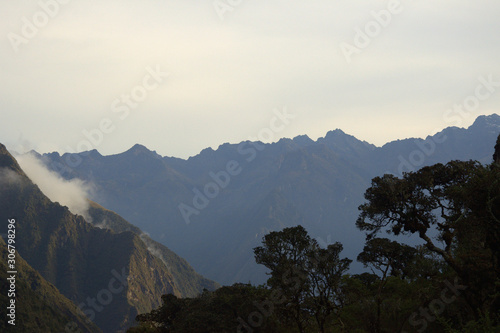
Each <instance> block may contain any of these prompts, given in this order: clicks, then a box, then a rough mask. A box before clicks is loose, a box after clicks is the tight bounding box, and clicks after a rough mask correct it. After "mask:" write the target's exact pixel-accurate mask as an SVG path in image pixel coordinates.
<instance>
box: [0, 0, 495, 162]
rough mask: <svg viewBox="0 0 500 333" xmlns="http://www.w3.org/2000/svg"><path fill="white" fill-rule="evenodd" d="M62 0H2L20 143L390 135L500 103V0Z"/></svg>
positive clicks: (50, 146) (0, 73) (3, 51)
mask: <svg viewBox="0 0 500 333" xmlns="http://www.w3.org/2000/svg"><path fill="white" fill-rule="evenodd" d="M60 2H62V3H64V4H62V3H59V2H56V0H41V1H22V0H16V1H1V2H0V36H1V42H0V112H1V120H0V142H2V143H4V144H7V146H8V147H9V148H11V149H16V150H20V151H21V152H22V150H29V149H35V150H37V151H39V152H42V153H43V152H49V151H59V152H65V151H79V150H82V149H85V148H86V147H89V148H96V149H97V150H99V151H100V152H101V153H103V154H113V153H119V152H122V151H125V150H127V149H128V148H130V147H131V146H132V145H134V144H135V143H142V144H144V145H146V146H147V147H148V148H150V149H152V150H156V151H157V152H158V153H160V154H161V155H168V156H177V157H183V158H185V157H188V156H192V155H195V154H197V153H198V152H199V151H200V150H202V149H203V148H206V147H213V148H217V147H218V146H219V145H220V144H222V143H225V142H231V143H238V142H240V141H244V140H247V139H249V138H256V137H257V138H258V135H259V134H262V135H261V137H262V138H263V139H265V140H270V141H276V140H278V139H279V138H280V137H294V136H296V135H301V134H307V135H309V136H310V137H311V138H312V139H317V138H318V137H321V136H324V135H325V134H326V132H328V131H329V130H333V129H336V128H340V129H342V130H343V131H344V132H346V133H349V134H352V135H354V136H356V137H358V138H360V139H363V140H366V141H368V142H370V143H374V144H376V145H383V144H384V143H386V142H388V141H391V140H395V139H403V138H407V137H425V136H427V135H429V134H434V133H435V132H437V131H439V130H441V129H443V128H445V127H448V126H454V125H455V126H457V125H458V126H461V127H465V126H469V125H470V124H471V123H472V122H473V120H474V119H475V118H476V117H477V116H478V115H482V114H492V113H500V112H499V109H500V108H499V106H500V87H498V86H499V85H500V84H497V85H496V86H495V85H494V84H493V85H492V84H490V85H489V86H488V87H486V86H485V84H484V83H481V80H480V79H479V78H481V77H482V78H483V81H484V80H486V81H488V80H490V81H494V82H500V61H499V59H500V33H499V31H500V20H499V17H500V2H499V1H492V0H491V1H486V0H484V1H482V0H479V1H471V0H467V1H465V0H457V1H449V0H437V1H436V0H433V1H430V0H429V1H425V0H420V1H416V0H413V1H410V0H402V1H393V2H392V3H391V5H389V4H388V2H387V1H375V0H370V1H364V0H357V1H353V0H308V1H295V0H288V1H284V0H275V1H273V0H252V1H250V0H241V1H239V0H221V1H213V0H203V1H199V0H190V1H185V0H184V1H180V0H179V1H162V0H155V1H150V0H141V1H138V0H137V1H131V0H116V1H113V0H88V1H76V0H73V1H69V0H64V1H63V0H60ZM230 3H231V4H230ZM41 4H47V5H44V6H43V7H45V9H43V8H42V5H41ZM54 4H57V6H55V5H54ZM374 13H378V14H374ZM388 13H389V15H388ZM376 17H378V21H377V18H376ZM359 31H361V32H362V33H363V36H361V35H360V33H359ZM367 33H368V35H366V34H367ZM151 73H156V74H154V75H152V74H151ZM165 73H168V76H167V75H166V74H165ZM479 85H483V86H482V88H479V92H480V93H481V95H480V98H479V97H475V96H476V94H477V87H478V86H479ZM488 89H489V90H488ZM497 90H498V91H497ZM488 92H489V94H488ZM477 101H479V103H475V102H477ZM465 102H468V103H469V106H468V109H469V111H467V110H465V111H464V112H462V114H460V113H459V112H458V111H456V110H455V111H454V110H453V109H452V108H453V106H454V105H455V104H457V105H462V104H463V103H465ZM476 104H477V105H476ZM285 109H286V112H288V114H291V115H293V116H294V118H293V119H291V116H290V119H287V120H286V121H285V125H284V126H282V124H281V123H280V122H277V121H274V120H273V119H274V118H275V117H276V112H277V111H279V112H281V113H283V112H284V111H283V110H285ZM266 128H269V129H271V130H274V132H275V133H274V134H273V135H274V137H272V136H270V135H269V133H271V132H270V131H269V130H265V129H266ZM84 131H87V134H88V135H90V136H91V139H90V140H89V139H88V138H86V136H85V134H84ZM264 134H266V135H264ZM273 139H274V140H273ZM92 141H93V142H92Z"/></svg>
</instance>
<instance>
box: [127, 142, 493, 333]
mask: <svg viewBox="0 0 500 333" xmlns="http://www.w3.org/2000/svg"><path fill="white" fill-rule="evenodd" d="M365 199H366V202H365V203H364V204H363V205H361V206H360V207H359V210H360V214H359V217H358V219H357V221H356V226H357V227H358V229H359V230H360V232H364V233H365V234H366V243H365V246H364V249H363V251H362V252H361V253H360V254H359V255H358V257H357V258H356V260H357V261H359V262H361V263H362V264H363V265H364V266H365V267H366V268H367V271H366V272H365V273H362V274H355V275H352V274H348V270H349V266H350V264H351V262H352V260H351V259H348V258H342V255H341V252H342V249H343V246H342V244H341V243H335V244H331V245H328V247H327V248H322V247H321V246H320V245H319V244H318V242H317V241H316V240H315V239H313V238H311V237H310V236H309V235H308V233H307V231H306V230H305V229H304V228H303V227H302V226H300V225H299V226H296V227H290V228H285V229H283V230H281V231H275V232H271V233H269V234H267V235H266V236H265V237H264V238H263V240H262V245H261V246H259V247H256V248H254V255H255V260H256V262H257V263H258V264H261V265H264V266H265V267H267V269H268V270H269V279H268V281H267V283H266V284H265V285H261V286H253V285H250V284H234V285H232V286H225V287H222V288H220V289H218V290H216V291H204V292H203V293H202V294H201V295H199V296H198V297H195V298H184V299H180V298H177V297H176V296H174V295H164V296H163V297H162V302H163V305H162V306H161V307H160V308H158V309H156V310H153V311H152V312H150V313H146V314H141V315H139V316H137V321H138V326H136V327H134V328H131V329H130V330H129V331H128V332H129V333H138V332H244V333H247V332H248V333H251V332H300V333H303V332H360V333H361V332H377V333H378V332H450V333H455V332H470V333H472V332H478V333H479V332H500V322H499V321H500V313H499V309H500V300H499V295H500V279H499V276H500V275H499V257H500V242H499V240H500V136H499V137H498V140H497V144H496V147H495V154H494V156H493V163H491V164H490V165H483V164H480V163H479V162H475V161H452V162H449V163H447V164H435V165H432V166H429V167H424V168H422V169H420V170H418V171H415V172H408V173H404V174H403V176H402V177H401V178H398V177H395V176H393V175H389V174H386V175H384V176H381V177H376V178H374V179H373V180H372V183H371V187H370V188H368V189H367V190H366V192H365ZM339 232H342V231H341V230H339ZM384 234H386V235H387V236H388V237H389V238H385V237H382V236H383V235H384ZM407 235H414V236H416V237H418V238H419V239H420V240H421V245H419V246H409V245H407V244H405V243H404V240H405V239H406V237H405V236H407Z"/></svg>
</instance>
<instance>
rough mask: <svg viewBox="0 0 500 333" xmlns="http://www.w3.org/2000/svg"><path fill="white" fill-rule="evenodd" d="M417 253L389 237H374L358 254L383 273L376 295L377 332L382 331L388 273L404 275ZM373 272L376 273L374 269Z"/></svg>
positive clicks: (368, 265)
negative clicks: (383, 293) (383, 299)
mask: <svg viewBox="0 0 500 333" xmlns="http://www.w3.org/2000/svg"><path fill="white" fill-rule="evenodd" d="M415 254H416V250H415V249H414V248H413V247H411V246H408V245H404V244H399V243H398V242H396V241H391V240H389V239H387V238H372V239H370V240H368V241H367V242H366V245H365V247H364V249H363V252H361V253H360V254H359V255H358V261H359V262H361V263H363V264H364V266H365V267H370V268H374V269H376V270H378V271H379V272H380V274H381V277H380V282H379V285H378V288H377V294H376V297H375V300H376V303H377V317H376V321H375V332H380V327H381V323H380V311H381V306H382V290H383V288H384V286H385V284H386V283H387V277H388V274H389V273H390V274H391V275H393V276H400V275H403V276H404V275H405V274H406V268H407V266H408V265H409V264H410V263H411V261H412V260H413V258H414V257H415ZM389 270H390V271H389ZM372 272H373V273H374V274H375V272H374V271H373V269H372Z"/></svg>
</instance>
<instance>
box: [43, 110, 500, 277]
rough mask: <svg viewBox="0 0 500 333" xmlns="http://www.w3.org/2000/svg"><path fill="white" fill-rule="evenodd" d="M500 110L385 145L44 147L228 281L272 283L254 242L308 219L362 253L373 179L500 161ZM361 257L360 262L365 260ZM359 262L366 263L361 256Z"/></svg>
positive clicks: (50, 160) (348, 250)
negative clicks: (498, 156) (455, 163)
mask: <svg viewBox="0 0 500 333" xmlns="http://www.w3.org/2000/svg"><path fill="white" fill-rule="evenodd" d="M499 132H500V116H498V115H496V114H493V115H490V116H480V117H478V118H477V119H476V121H475V122H474V124H473V125H472V126H470V127H469V128H467V129H464V128H457V127H449V128H446V129H444V130H443V131H441V132H439V133H437V134H435V135H433V136H429V137H427V138H426V139H406V140H398V141H394V142H390V143H387V144H386V145H384V146H383V147H376V146H374V145H372V144H369V143H367V142H363V141H360V140H358V139H356V138H355V137H353V136H350V135H348V134H346V133H344V132H343V131H342V130H339V129H337V130H334V131H331V132H329V133H327V134H326V136H325V137H324V138H320V139H318V140H317V141H313V140H311V139H310V138H308V137H307V136H298V137H296V138H293V139H281V140H280V141H279V142H276V143H272V144H263V143H261V142H242V143H240V144H227V143H226V144H223V145H221V146H219V148H218V149H217V150H213V149H211V148H207V149H205V150H203V151H202V152H200V154H198V155H196V156H194V157H191V158H189V159H186V160H184V159H179V158H174V157H162V156H160V155H158V154H157V153H156V152H154V151H151V150H149V149H148V148H146V147H144V146H141V145H139V144H137V145H135V146H133V147H132V148H131V149H129V150H128V151H126V152H124V153H121V154H117V155H110V156H102V155H101V154H100V153H99V152H98V151H97V150H92V151H90V152H84V153H78V154H64V155H62V156H61V155H60V154H58V153H50V154H44V155H43V156H40V157H41V158H42V159H43V161H44V163H45V164H46V165H47V166H48V167H49V168H51V169H52V170H54V171H56V172H58V173H59V174H60V175H61V176H62V177H64V178H65V179H74V178H79V179H82V180H84V181H86V182H88V183H91V184H92V185H93V186H94V193H93V194H92V198H91V199H92V200H93V201H95V202H98V203H99V204H101V205H103V206H104V207H106V208H108V209H111V210H112V211H115V212H117V213H118V214H120V215H121V216H123V217H124V218H125V219H126V220H128V221H130V222H131V223H132V224H134V225H136V226H137V227H139V228H141V229H142V230H144V231H145V232H147V233H149V234H150V235H151V238H153V239H154V240H155V241H158V242H160V243H162V244H165V245H166V246H168V247H169V248H170V249H172V250H173V251H174V252H176V253H178V254H179V255H181V256H182V257H184V258H186V260H187V261H188V262H189V263H190V264H191V265H193V267H194V268H195V269H196V270H197V271H198V272H200V273H201V274H203V275H204V276H206V277H208V278H210V279H213V280H215V281H217V282H220V283H222V284H231V283H233V282H248V281H251V282H252V283H262V282H264V281H265V280H266V276H265V274H264V273H265V272H264V270H263V269H262V268H260V267H258V266H257V265H256V264H255V262H254V260H253V252H252V248H253V247H255V246H258V245H260V241H261V239H262V237H263V236H264V235H265V234H267V233H268V232H269V231H272V230H281V229H282V228H284V227H288V226H294V225H297V224H302V225H303V226H304V227H306V229H307V230H308V231H309V233H310V234H311V236H313V237H315V238H317V240H318V241H319V243H320V244H321V245H326V244H328V243H333V242H335V241H340V242H342V243H343V244H344V249H345V250H344V255H346V256H348V257H350V258H355V257H356V256H357V254H358V253H359V252H360V251H361V249H362V247H363V244H364V236H363V234H362V233H361V232H359V231H358V230H357V229H356V228H355V225H354V222H355V220H356V218H357V216H358V211H357V207H358V206H359V205H360V204H361V203H362V202H363V194H364V191H365V189H366V188H367V187H368V186H369V184H370V180H371V179H372V178H373V177H375V176H378V175H382V174H384V173H394V174H396V175H400V174H401V173H402V172H406V171H412V170H417V169H419V168H421V167H423V166H426V165H432V164H435V163H445V162H448V161H450V160H454V159H460V160H469V159H474V160H479V161H481V162H484V163H489V162H491V161H490V160H491V156H492V154H493V148H492V147H494V144H495V140H496V137H497V136H498V133H499ZM358 267H359V266H358ZM353 269H356V265H353Z"/></svg>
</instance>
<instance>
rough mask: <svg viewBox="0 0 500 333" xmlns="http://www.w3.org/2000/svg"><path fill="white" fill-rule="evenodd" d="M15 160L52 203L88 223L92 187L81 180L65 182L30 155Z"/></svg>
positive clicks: (17, 157) (20, 156)
mask: <svg viewBox="0 0 500 333" xmlns="http://www.w3.org/2000/svg"><path fill="white" fill-rule="evenodd" d="M16 159H17V161H18V163H19V165H20V166H21V168H22V169H23V171H24V172H25V173H26V174H27V175H28V177H29V178H30V179H31V181H32V182H33V183H35V184H36V185H38V187H39V188H40V190H41V191H42V192H43V193H44V194H45V195H46V196H47V197H48V198H49V199H50V200H52V201H54V202H59V203H60V204H61V205H63V206H67V207H68V208H69V210H70V211H71V212H72V213H73V214H78V215H82V216H83V217H84V218H85V219H87V220H88V221H89V220H90V215H89V214H88V210H89V202H88V198H89V196H90V194H91V191H92V186H91V185H90V184H88V183H86V182H84V181H82V180H81V179H71V180H66V179H63V178H61V177H60V176H59V175H58V174H57V173H55V172H53V171H51V170H49V169H47V167H46V166H45V165H44V164H43V163H42V161H40V160H39V159H38V158H37V157H36V156H34V155H32V154H26V155H19V156H16Z"/></svg>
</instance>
